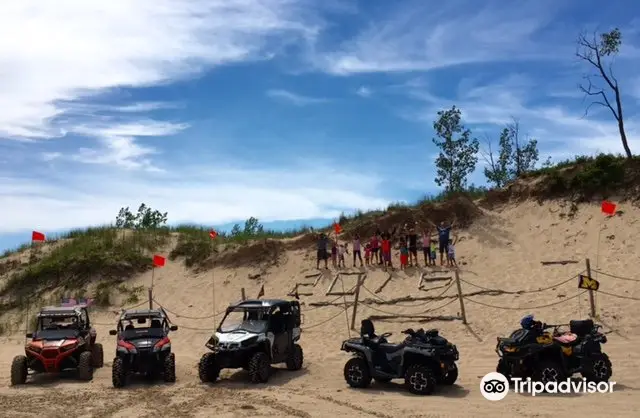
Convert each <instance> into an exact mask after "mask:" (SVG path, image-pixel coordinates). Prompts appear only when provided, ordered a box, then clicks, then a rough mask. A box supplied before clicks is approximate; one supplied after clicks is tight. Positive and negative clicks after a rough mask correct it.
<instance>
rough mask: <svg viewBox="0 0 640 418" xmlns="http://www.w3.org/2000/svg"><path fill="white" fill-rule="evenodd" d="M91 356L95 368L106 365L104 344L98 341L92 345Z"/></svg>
mask: <svg viewBox="0 0 640 418" xmlns="http://www.w3.org/2000/svg"><path fill="white" fill-rule="evenodd" d="M91 358H92V361H93V367H94V368H96V369H99V368H101V367H102V366H104V349H103V348H102V344H100V343H96V344H94V345H93V347H91Z"/></svg>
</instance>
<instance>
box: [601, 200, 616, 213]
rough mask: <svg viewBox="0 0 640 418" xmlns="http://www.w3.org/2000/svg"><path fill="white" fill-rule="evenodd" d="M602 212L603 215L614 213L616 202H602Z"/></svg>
mask: <svg viewBox="0 0 640 418" xmlns="http://www.w3.org/2000/svg"><path fill="white" fill-rule="evenodd" d="M602 213H604V214H605V215H613V214H615V213H616V204H615V203H613V202H609V201H608V200H605V201H604V202H602Z"/></svg>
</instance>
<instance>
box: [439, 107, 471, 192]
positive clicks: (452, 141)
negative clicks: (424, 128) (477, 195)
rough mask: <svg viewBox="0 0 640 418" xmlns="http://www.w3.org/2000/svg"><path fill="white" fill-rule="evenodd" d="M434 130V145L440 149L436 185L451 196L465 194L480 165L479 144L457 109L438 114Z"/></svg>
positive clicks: (442, 111)
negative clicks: (451, 194) (452, 194)
mask: <svg viewBox="0 0 640 418" xmlns="http://www.w3.org/2000/svg"><path fill="white" fill-rule="evenodd" d="M433 130H434V131H435V132H436V136H437V137H436V138H433V143H434V144H435V145H436V146H437V147H438V148H440V152H439V154H438V157H437V158H436V178H435V181H436V184H437V185H438V186H444V187H445V191H446V192H449V193H450V192H458V191H462V190H464V188H465V186H466V184H467V177H468V176H469V174H471V173H473V171H474V170H475V168H476V164H477V163H478V156H477V154H478V150H479V146H480V145H479V143H478V140H477V139H475V138H472V137H471V131H470V130H469V129H466V128H465V127H464V125H462V112H461V111H460V109H458V108H457V107H455V106H453V107H452V108H451V109H448V110H441V111H439V112H438V119H437V120H436V121H435V122H434V123H433Z"/></svg>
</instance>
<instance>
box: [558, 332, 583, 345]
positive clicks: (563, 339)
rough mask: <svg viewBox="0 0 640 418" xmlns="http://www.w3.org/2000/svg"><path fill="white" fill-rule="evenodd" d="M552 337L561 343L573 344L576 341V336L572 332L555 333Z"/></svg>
mask: <svg viewBox="0 0 640 418" xmlns="http://www.w3.org/2000/svg"><path fill="white" fill-rule="evenodd" d="M553 339H554V340H556V341H558V342H559V343H561V344H573V343H575V342H577V341H578V336H577V335H576V334H574V333H571V332H567V333H566V334H562V335H557V336H555V337H553Z"/></svg>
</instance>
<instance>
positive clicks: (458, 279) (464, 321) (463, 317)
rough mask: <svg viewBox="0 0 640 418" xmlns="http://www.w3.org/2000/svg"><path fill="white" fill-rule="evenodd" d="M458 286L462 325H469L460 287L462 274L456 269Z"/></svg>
mask: <svg viewBox="0 0 640 418" xmlns="http://www.w3.org/2000/svg"><path fill="white" fill-rule="evenodd" d="M455 275H456V286H457V287H458V299H460V313H461V314H462V323H463V324H465V325H466V324H467V313H466V312H465V310H464V298H463V297H462V286H460V272H459V271H458V269H455Z"/></svg>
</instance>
